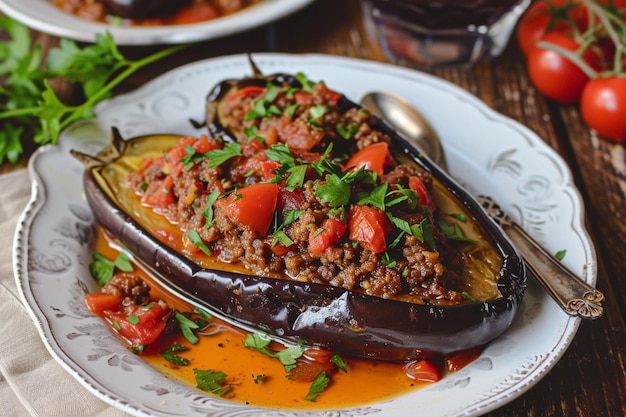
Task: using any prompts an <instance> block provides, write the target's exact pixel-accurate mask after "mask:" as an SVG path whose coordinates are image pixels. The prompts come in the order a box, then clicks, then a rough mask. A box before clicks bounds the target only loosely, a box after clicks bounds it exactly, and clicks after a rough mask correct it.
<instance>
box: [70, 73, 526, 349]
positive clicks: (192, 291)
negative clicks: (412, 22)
mask: <svg viewBox="0 0 626 417" xmlns="http://www.w3.org/2000/svg"><path fill="white" fill-rule="evenodd" d="M268 82H270V83H275V84H276V85H283V84H285V83H287V84H290V85H291V84H292V85H294V86H296V87H297V86H298V85H300V84H299V83H300V81H299V80H298V78H297V77H295V76H291V75H289V74H277V75H270V76H267V77H264V76H260V75H259V74H256V75H255V76H254V77H251V78H246V79H242V80H228V81H224V82H222V83H220V84H218V85H217V86H216V87H215V88H214V89H213V90H212V91H211V92H210V94H209V95H208V104H207V121H206V123H207V127H208V128H209V131H210V132H211V134H213V135H217V136H220V137H222V138H223V139H225V140H229V139H230V140H236V139H235V138H236V136H237V132H233V131H232V130H231V129H230V127H229V122H228V120H224V115H222V114H220V100H224V99H225V96H226V94H227V93H228V92H229V91H232V89H237V88H240V87H242V86H250V85H258V86H266V85H267V83H268ZM338 106H340V107H342V108H344V109H348V108H350V107H357V106H358V105H357V104H355V103H353V102H351V101H349V100H348V99H347V98H345V97H343V96H342V97H341V98H340V100H339V102H338ZM377 128H378V129H380V130H381V131H383V132H385V133H386V134H387V135H389V136H390V137H391V139H392V142H391V145H392V148H393V152H394V154H395V155H396V156H399V157H401V158H402V159H404V160H407V161H409V163H414V164H416V165H417V166H418V167H419V168H420V169H423V170H425V171H427V172H429V173H430V174H432V175H433V177H434V178H435V179H436V181H438V183H439V184H440V186H441V187H442V188H443V189H445V190H446V193H447V195H448V197H449V198H452V199H456V200H457V203H458V204H459V206H462V207H464V209H465V210H466V212H468V213H469V214H470V216H469V217H470V218H471V221H473V222H476V223H477V224H478V225H480V227H481V228H482V230H483V232H484V235H485V236H486V237H487V239H488V240H489V241H490V242H491V244H492V245H493V248H494V250H495V251H496V252H497V253H498V255H499V257H500V258H501V260H502V263H501V268H500V269H499V271H498V272H497V276H498V282H497V289H498V290H499V293H500V295H501V296H499V297H496V298H495V299H493V300H490V301H484V302H470V303H461V304H458V305H429V304H417V303H411V302H406V301H402V300H398V299H388V298H380V297H375V296H371V295H367V294H364V293H361V292H357V291H353V290H348V289H345V288H340V287H334V286H331V285H325V284H318V283H311V282H301V281H295V280H289V279H279V278H269V277H261V276H255V275H253V274H246V273H242V272H240V271H234V270H233V269H231V268H229V267H228V265H223V266H216V267H206V265H205V266H204V267H203V266H202V265H200V264H199V263H198V262H196V261H194V260H193V259H190V258H188V257H186V256H184V255H182V254H181V253H178V252H177V251H175V250H173V249H172V248H170V247H168V246H166V245H164V244H163V243H161V242H160V241H159V240H158V239H157V238H156V236H155V234H154V233H151V231H154V230H157V229H158V228H162V227H167V226H166V223H167V220H165V219H164V218H161V217H160V216H158V215H155V214H154V213H152V212H151V210H150V209H148V208H146V207H143V206H142V205H141V203H140V202H139V199H138V198H137V196H135V195H134V193H133V192H132V191H130V190H128V189H127V188H126V187H125V183H124V181H125V178H126V175H128V174H129V173H130V172H131V171H132V169H136V168H137V166H136V165H137V162H136V161H137V160H139V159H140V158H139V157H141V156H145V157H147V156H150V155H160V154H161V153H162V152H163V151H164V150H167V149H168V148H171V147H172V146H173V145H174V144H175V143H176V142H177V140H178V137H175V136H158V135H157V136H145V137H138V138H134V139H130V140H128V141H126V140H124V139H123V138H121V137H120V135H119V133H117V131H115V130H114V134H113V140H112V144H111V145H110V146H109V147H108V148H107V149H105V150H103V151H102V152H100V153H99V154H98V155H96V156H95V157H89V156H86V155H82V154H79V153H78V152H73V154H74V155H75V156H76V157H78V158H79V159H81V160H82V161H83V162H84V163H85V168H86V169H85V174H84V186H85V195H86V198H87V201H88V203H89V205H90V206H91V208H92V210H93V212H94V214H95V216H96V218H97V220H98V222H99V223H100V224H101V225H102V226H103V227H104V228H105V229H106V230H108V231H109V233H110V234H111V235H112V236H114V237H115V238H117V239H119V240H120V241H121V242H122V243H123V244H124V245H125V246H127V247H128V248H129V249H130V250H131V251H132V252H133V253H134V254H135V255H136V256H137V257H138V258H139V259H141V260H142V261H143V262H145V263H146V264H147V265H149V266H150V267H152V268H154V270H155V271H157V272H158V273H159V276H160V279H161V282H162V284H163V285H164V286H165V287H167V288H169V289H170V290H172V291H174V292H175V293H177V294H180V295H181V296H183V297H185V298H188V299H190V300H192V301H193V302H195V303H197V304H199V305H201V306H202V307H204V308H206V309H208V310H210V311H212V312H214V313H215V314H217V315H221V316H223V317H225V318H226V319H227V320H229V321H231V322H232V323H234V324H235V325H241V326H242V327H245V328H248V329H258V330H260V331H265V332H268V333H270V334H272V335H274V336H276V337H278V338H282V339H285V340H287V341H292V342H295V341H297V342H304V343H306V344H308V345H311V346H318V347H323V348H326V349H329V350H332V351H337V352H340V353H342V354H345V355H352V356H357V357H364V358H372V359H379V360H392V361H404V360H412V359H417V358H422V357H428V356H432V355H443V356H445V355H449V354H452V353H455V352H459V351H463V350H467V349H472V348H476V347H478V346H482V345H485V344H486V343H488V342H490V341H491V340H493V339H494V338H496V337H498V336H499V335H501V334H502V333H503V332H505V331H506V330H507V329H508V328H509V326H510V325H511V323H512V321H513V319H514V317H515V314H516V312H517V311H518V309H519V307H520V304H521V302H522V299H523V295H524V290H525V287H526V273H525V268H524V265H523V262H522V260H521V257H520V256H519V254H518V253H517V251H516V250H515V248H514V247H513V246H512V245H511V243H510V242H509V240H508V238H507V237H506V236H505V235H504V233H503V232H502V230H501V229H500V228H499V227H498V226H497V225H496V224H495V223H494V222H493V221H492V220H491V218H490V217H489V216H488V215H487V214H486V212H485V211H484V210H483V209H482V207H481V205H480V204H479V203H478V202H477V201H476V200H475V199H474V198H473V197H471V196H470V195H469V194H468V193H467V192H466V191H465V190H463V189H462V188H461V187H460V186H459V185H458V184H457V183H456V182H455V181H454V180H452V179H451V178H450V177H449V176H448V175H447V174H446V173H445V172H443V171H442V170H440V169H439V168H438V167H437V166H436V165H434V164H432V163H431V162H430V161H429V160H428V159H427V158H425V157H424V156H423V155H422V154H421V153H420V152H419V151H417V150H416V148H415V147H414V146H413V145H412V144H411V143H410V142H408V141H407V140H405V139H404V138H402V137H400V136H398V135H397V134H396V133H395V131H393V130H392V129H390V128H389V127H388V126H387V125H386V124H385V123H383V122H382V121H378V123H377ZM130 145H132V146H130ZM133 161H135V162H133Z"/></svg>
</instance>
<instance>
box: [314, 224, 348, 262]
mask: <svg viewBox="0 0 626 417" xmlns="http://www.w3.org/2000/svg"><path fill="white" fill-rule="evenodd" d="M347 228H348V226H346V224H345V223H344V222H342V221H341V220H339V219H336V218H334V217H329V218H327V219H324V221H323V222H322V226H321V227H313V228H312V229H311V231H310V233H309V251H310V252H311V253H312V254H313V255H316V256H320V255H321V254H322V253H324V251H325V250H326V249H327V248H329V247H331V246H332V245H334V244H335V243H337V242H339V240H340V239H341V237H342V236H343V235H344V233H346V229H347ZM320 229H321V230H320Z"/></svg>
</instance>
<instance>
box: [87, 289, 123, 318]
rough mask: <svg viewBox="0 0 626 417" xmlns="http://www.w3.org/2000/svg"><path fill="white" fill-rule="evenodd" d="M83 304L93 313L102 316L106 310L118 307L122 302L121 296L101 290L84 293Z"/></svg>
mask: <svg viewBox="0 0 626 417" xmlns="http://www.w3.org/2000/svg"><path fill="white" fill-rule="evenodd" d="M85 304H86V305H87V308H88V309H89V311H91V312H92V313H93V314H95V315H97V316H102V315H103V314H104V312H105V311H106V310H117V309H119V308H120V306H121V304H122V297H121V296H120V295H117V294H107V293H103V292H94V293H88V294H87V295H85Z"/></svg>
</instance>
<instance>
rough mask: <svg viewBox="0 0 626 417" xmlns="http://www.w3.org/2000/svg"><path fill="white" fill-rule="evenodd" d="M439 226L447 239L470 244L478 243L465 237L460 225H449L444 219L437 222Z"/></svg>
mask: <svg viewBox="0 0 626 417" xmlns="http://www.w3.org/2000/svg"><path fill="white" fill-rule="evenodd" d="M437 224H438V225H439V227H440V228H441V230H442V231H443V233H444V234H445V235H446V237H447V238H448V239H450V240H458V241H463V242H469V243H478V241H477V240H474V239H470V238H467V237H465V235H464V234H463V231H462V230H461V228H460V227H459V225H458V224H456V223H448V222H446V221H445V220H444V219H439V220H437Z"/></svg>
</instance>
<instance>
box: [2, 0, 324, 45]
mask: <svg viewBox="0 0 626 417" xmlns="http://www.w3.org/2000/svg"><path fill="white" fill-rule="evenodd" d="M311 2H313V0H265V1H263V2H262V3H259V4H258V5H255V6H253V7H250V8H248V9H245V10H242V11H241V12H237V13H234V14H232V15H229V16H225V17H221V18H219V19H214V20H208V21H206V22H200V23H195V24H189V25H175V26H152V27H150V26H143V27H137V26H135V27H128V26H114V25H107V24H104V23H97V22H91V21H88V20H85V19H81V18H79V17H76V16H73V15H71V14H69V13H66V12H64V11H62V10H61V9H59V8H58V7H55V6H54V5H53V4H52V3H51V2H50V0H2V1H0V11H2V12H4V13H5V14H6V15H7V16H10V17H12V18H13V19H15V20H18V21H20V22H22V23H24V24H25V25H26V26H29V27H31V28H33V29H36V30H39V31H41V32H44V33H49V34H51V35H55V36H59V37H63V38H69V39H74V40H77V41H83V42H94V40H95V35H96V33H104V32H105V31H109V32H110V33H111V35H113V38H114V39H115V43H116V44H117V45H151V44H155V43H157V44H159V43H168V44H175V43H185V42H195V41H201V40H206V39H214V38H219V37H222V36H227V35H232V34H234V33H239V32H245V31H246V30H249V29H252V28H255V27H258V26H262V25H264V24H266V23H269V22H272V21H274V20H278V19H280V18H282V17H285V16H287V15H289V14H291V13H293V12H295V11H297V10H300V9H301V8H303V7H304V6H306V5H308V4H309V3H311Z"/></svg>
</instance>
